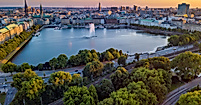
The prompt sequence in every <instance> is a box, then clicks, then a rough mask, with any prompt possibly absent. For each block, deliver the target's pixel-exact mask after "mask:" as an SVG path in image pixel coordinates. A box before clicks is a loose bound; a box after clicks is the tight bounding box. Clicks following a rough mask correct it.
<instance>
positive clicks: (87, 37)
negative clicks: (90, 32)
mask: <svg viewBox="0 0 201 105" xmlns="http://www.w3.org/2000/svg"><path fill="white" fill-rule="evenodd" d="M93 37H97V36H95V35H94V36H84V37H83V38H85V39H91V38H93Z"/></svg>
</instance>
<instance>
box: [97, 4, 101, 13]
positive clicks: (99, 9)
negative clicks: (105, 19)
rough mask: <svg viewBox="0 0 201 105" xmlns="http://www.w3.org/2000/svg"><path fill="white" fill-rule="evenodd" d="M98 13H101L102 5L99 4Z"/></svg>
mask: <svg viewBox="0 0 201 105" xmlns="http://www.w3.org/2000/svg"><path fill="white" fill-rule="evenodd" d="M98 11H99V12H101V3H99V6H98Z"/></svg>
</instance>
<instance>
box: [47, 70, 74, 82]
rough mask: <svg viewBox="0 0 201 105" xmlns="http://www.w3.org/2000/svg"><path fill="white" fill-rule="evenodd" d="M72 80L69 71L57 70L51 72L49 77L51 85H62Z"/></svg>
mask: <svg viewBox="0 0 201 105" xmlns="http://www.w3.org/2000/svg"><path fill="white" fill-rule="evenodd" d="M71 81H72V76H71V75H70V73H69V72H64V71H58V72H55V73H52V74H51V75H50V78H49V83H51V84H53V85H64V84H67V85H68V84H69V83H70V82H71Z"/></svg>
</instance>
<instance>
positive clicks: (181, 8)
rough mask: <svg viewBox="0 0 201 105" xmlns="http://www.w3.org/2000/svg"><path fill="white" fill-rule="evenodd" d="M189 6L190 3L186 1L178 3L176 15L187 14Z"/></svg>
mask: <svg viewBox="0 0 201 105" xmlns="http://www.w3.org/2000/svg"><path fill="white" fill-rule="evenodd" d="M189 7H190V4H186V3H182V4H178V10H177V15H179V16H183V15H186V14H187V15H188V16H189Z"/></svg>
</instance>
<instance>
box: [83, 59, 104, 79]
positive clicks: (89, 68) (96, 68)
mask: <svg viewBox="0 0 201 105" xmlns="http://www.w3.org/2000/svg"><path fill="white" fill-rule="evenodd" d="M102 71H103V63H101V62H100V61H93V62H90V63H87V65H86V66H85V67H84V70H83V76H84V77H88V78H91V77H92V78H94V77H97V76H100V75H101V74H102Z"/></svg>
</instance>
